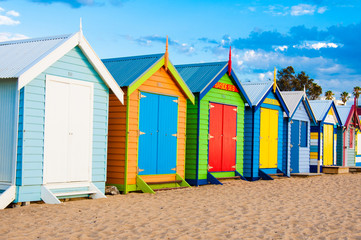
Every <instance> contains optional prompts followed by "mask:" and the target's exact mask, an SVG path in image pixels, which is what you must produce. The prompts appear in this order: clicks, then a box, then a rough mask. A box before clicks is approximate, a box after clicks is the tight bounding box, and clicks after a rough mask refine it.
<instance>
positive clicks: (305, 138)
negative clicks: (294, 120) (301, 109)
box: [300, 121, 308, 147]
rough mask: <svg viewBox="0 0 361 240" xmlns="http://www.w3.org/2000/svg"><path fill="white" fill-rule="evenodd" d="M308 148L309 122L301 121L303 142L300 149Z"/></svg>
mask: <svg viewBox="0 0 361 240" xmlns="http://www.w3.org/2000/svg"><path fill="white" fill-rule="evenodd" d="M307 146H308V122H305V121H301V142H300V147H307Z"/></svg>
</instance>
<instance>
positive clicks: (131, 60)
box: [102, 54, 164, 87]
mask: <svg viewBox="0 0 361 240" xmlns="http://www.w3.org/2000/svg"><path fill="white" fill-rule="evenodd" d="M163 56H164V54H152V55H142V56H132V57H121V58H108V59H102V61H103V63H104V65H105V66H106V67H107V68H108V70H109V72H111V74H112V75H113V77H114V79H115V81H117V83H118V84H119V86H121V87H127V86H129V85H131V84H132V83H134V82H135V81H136V80H137V79H138V78H139V77H140V76H141V75H143V74H144V73H145V72H147V71H148V70H149V69H150V68H151V67H152V66H153V65H154V64H156V63H157V62H158V61H159V60H160V59H161V58H162V57H163Z"/></svg>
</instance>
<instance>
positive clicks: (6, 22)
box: [0, 15, 20, 25]
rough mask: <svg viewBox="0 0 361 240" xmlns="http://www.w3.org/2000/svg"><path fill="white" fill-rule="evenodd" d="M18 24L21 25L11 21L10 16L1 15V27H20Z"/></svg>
mask: <svg viewBox="0 0 361 240" xmlns="http://www.w3.org/2000/svg"><path fill="white" fill-rule="evenodd" d="M18 24H20V21H17V20H14V19H11V18H10V17H8V16H2V15H0V25H18Z"/></svg>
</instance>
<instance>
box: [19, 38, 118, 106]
mask: <svg viewBox="0 0 361 240" xmlns="http://www.w3.org/2000/svg"><path fill="white" fill-rule="evenodd" d="M76 46H79V47H80V49H81V50H82V51H83V53H84V55H85V56H86V57H87V58H88V60H89V62H90V63H91V65H92V66H93V67H94V68H95V70H96V71H97V72H98V74H99V76H100V77H101V78H102V80H103V81H104V82H105V84H106V85H107V86H108V87H109V88H110V89H111V90H112V91H113V92H114V94H115V95H116V96H117V98H118V99H119V101H120V102H121V103H124V93H123V91H122V89H121V88H120V87H119V85H118V84H117V82H116V81H115V80H114V78H113V77H112V75H111V74H110V73H109V71H108V69H107V68H106V67H105V66H104V64H103V62H102V61H101V60H100V59H99V57H98V56H97V55H96V53H95V52H94V50H93V49H92V48H91V47H90V45H89V43H88V42H87V41H86V39H85V38H84V36H83V34H82V33H81V32H78V33H76V34H73V36H71V37H70V38H69V39H68V40H66V41H65V42H64V43H62V44H61V45H60V46H58V47H57V48H55V49H54V50H53V51H52V52H50V53H49V54H48V55H46V56H45V57H43V58H42V59H40V60H39V61H38V62H36V63H35V64H34V65H33V66H30V67H29V69H27V70H26V71H25V72H23V73H22V74H21V75H20V76H19V78H18V80H19V84H18V90H20V89H21V88H23V87H24V86H25V85H27V84H28V83H29V82H30V81H31V80H33V79H34V78H35V77H36V76H38V75H39V74H40V73H42V72H44V71H45V70H46V69H47V68H48V67H50V66H51V65H52V64H54V63H55V62H56V61H58V60H59V59H60V58H61V57H63V56H64V55H65V54H66V53H68V52H69V51H70V50H71V49H73V48H74V47H76Z"/></svg>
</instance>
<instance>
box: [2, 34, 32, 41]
mask: <svg viewBox="0 0 361 240" xmlns="http://www.w3.org/2000/svg"><path fill="white" fill-rule="evenodd" d="M26 38H29V37H28V36H25V35H23V34H19V33H8V32H2V33H0V42H6V41H13V40H20V39H26Z"/></svg>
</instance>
